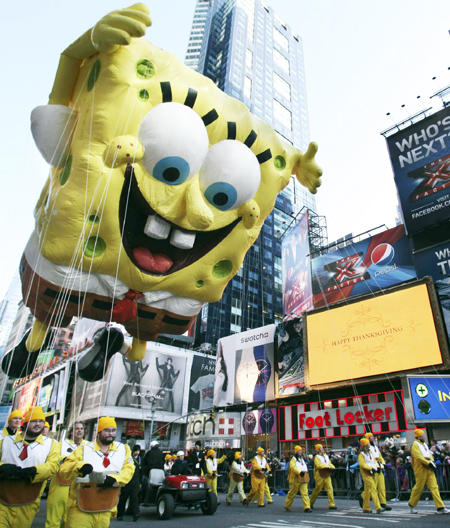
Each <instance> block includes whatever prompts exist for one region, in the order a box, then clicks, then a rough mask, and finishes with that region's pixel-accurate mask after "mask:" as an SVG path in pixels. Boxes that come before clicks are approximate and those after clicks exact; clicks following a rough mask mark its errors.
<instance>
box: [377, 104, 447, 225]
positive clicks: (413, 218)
mask: <svg viewBox="0 0 450 528" xmlns="http://www.w3.org/2000/svg"><path fill="white" fill-rule="evenodd" d="M449 133H450V107H447V108H444V109H443V110H441V111H439V112H436V113H435V114H433V115H432V116H430V117H427V118H426V119H423V120H422V121H419V122H418V123H414V124H412V125H411V126H409V127H408V128H405V129H403V130H401V131H399V132H397V133H396V134H393V135H392V136H389V137H388V138H387V144H388V149H389V154H390V158H391V163H392V170H393V171H394V179H395V184H396V186H397V190H398V195H399V198H400V204H401V207H402V211H403V218H404V220H405V225H406V229H407V231H408V233H409V234H412V233H415V232H417V231H420V230H422V229H424V228H426V227H430V226H432V225H435V224H439V223H440V222H442V221H444V220H446V219H448V218H450V137H449Z"/></svg>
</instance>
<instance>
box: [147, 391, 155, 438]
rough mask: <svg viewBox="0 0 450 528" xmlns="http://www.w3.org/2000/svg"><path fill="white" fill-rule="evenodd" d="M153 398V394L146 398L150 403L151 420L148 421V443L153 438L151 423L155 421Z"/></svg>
mask: <svg viewBox="0 0 450 528" xmlns="http://www.w3.org/2000/svg"><path fill="white" fill-rule="evenodd" d="M155 400H156V398H155V396H153V394H152V395H151V396H149V397H148V402H149V403H150V413H151V420H150V443H151V441H152V436H153V421H154V419H155Z"/></svg>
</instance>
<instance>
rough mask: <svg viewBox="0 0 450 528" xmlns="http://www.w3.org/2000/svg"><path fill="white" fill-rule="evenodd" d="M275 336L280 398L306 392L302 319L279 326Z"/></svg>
mask: <svg viewBox="0 0 450 528" xmlns="http://www.w3.org/2000/svg"><path fill="white" fill-rule="evenodd" d="M275 336H276V337H275V343H276V347H275V349H276V350H275V353H276V362H277V367H278V396H289V395H291V394H298V393H300V392H305V390H306V388H305V362H304V354H303V320H302V318H298V317H297V318H295V319H290V320H289V321H285V322H283V323H281V324H279V325H278V326H277V328H276V331H275Z"/></svg>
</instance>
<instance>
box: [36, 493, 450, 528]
mask: <svg viewBox="0 0 450 528" xmlns="http://www.w3.org/2000/svg"><path fill="white" fill-rule="evenodd" d="M219 497H220V501H221V504H220V507H219V508H218V510H217V512H216V514H215V515H214V516H213V517H206V516H203V515H202V514H201V513H199V512H188V511H187V510H186V509H185V508H180V509H177V510H176V511H175V515H174V517H173V518H172V519H171V520H169V521H158V518H157V516H156V511H155V509H154V508H141V518H140V519H139V521H138V522H136V523H133V522H132V521H131V517H125V520H124V521H123V522H120V521H117V520H116V519H113V520H112V521H111V526H112V527H113V528H127V527H130V528H131V527H132V526H133V527H135V528H137V527H139V525H142V524H143V523H149V522H150V523H153V522H158V523H159V522H161V523H162V524H161V526H162V527H164V528H175V527H176V528H181V527H183V528H184V527H198V526H199V525H201V526H205V525H212V526H214V528H244V527H248V528H290V527H292V528H326V527H336V528H382V527H383V526H392V528H395V526H396V525H397V526H399V527H401V526H405V525H406V524H408V525H409V526H410V527H411V528H413V527H417V528H421V527H423V526H427V527H428V526H433V527H434V526H435V527H441V526H442V527H443V526H448V523H449V521H450V517H449V516H448V515H437V514H436V509H435V507H434V504H433V502H432V501H420V503H419V505H418V507H417V509H418V511H419V513H418V514H417V515H413V514H411V513H409V508H408V505H407V502H406V501H405V502H391V503H389V505H390V506H392V511H390V512H385V513H383V514H381V515H376V514H375V513H373V514H372V515H370V514H364V513H362V511H361V509H360V508H359V506H358V503H357V501H349V500H336V506H337V507H338V510H337V511H332V512H331V511H328V502H327V500H326V499H325V498H319V499H318V501H317V502H316V504H315V509H314V511H313V513H311V514H304V513H303V512H302V507H301V500H300V497H298V498H297V499H296V500H295V502H294V504H293V507H292V512H291V513H287V512H286V511H285V510H284V507H283V506H284V501H285V497H278V496H274V497H273V499H274V503H273V504H271V505H268V506H266V507H265V508H258V507H257V506H256V504H252V505H250V506H249V507H248V508H246V507H243V506H241V505H240V504H239V502H238V500H237V495H235V497H234V502H233V504H232V506H226V504H225V495H224V494H220V495H219ZM446 506H447V507H448V504H446ZM44 524H45V500H44V501H42V507H41V512H40V513H39V514H38V515H37V516H36V518H35V521H34V523H33V527H32V528H43V527H44Z"/></svg>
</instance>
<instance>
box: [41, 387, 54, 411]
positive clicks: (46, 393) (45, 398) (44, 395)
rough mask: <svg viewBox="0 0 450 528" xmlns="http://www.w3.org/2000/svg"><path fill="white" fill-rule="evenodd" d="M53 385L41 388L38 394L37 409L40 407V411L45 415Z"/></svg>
mask: <svg viewBox="0 0 450 528" xmlns="http://www.w3.org/2000/svg"><path fill="white" fill-rule="evenodd" d="M52 390H53V385H45V386H44V387H42V388H41V392H40V394H39V401H38V405H39V407H42V410H43V411H44V412H45V413H46V412H47V411H48V408H49V405H50V398H51V395H52Z"/></svg>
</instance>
